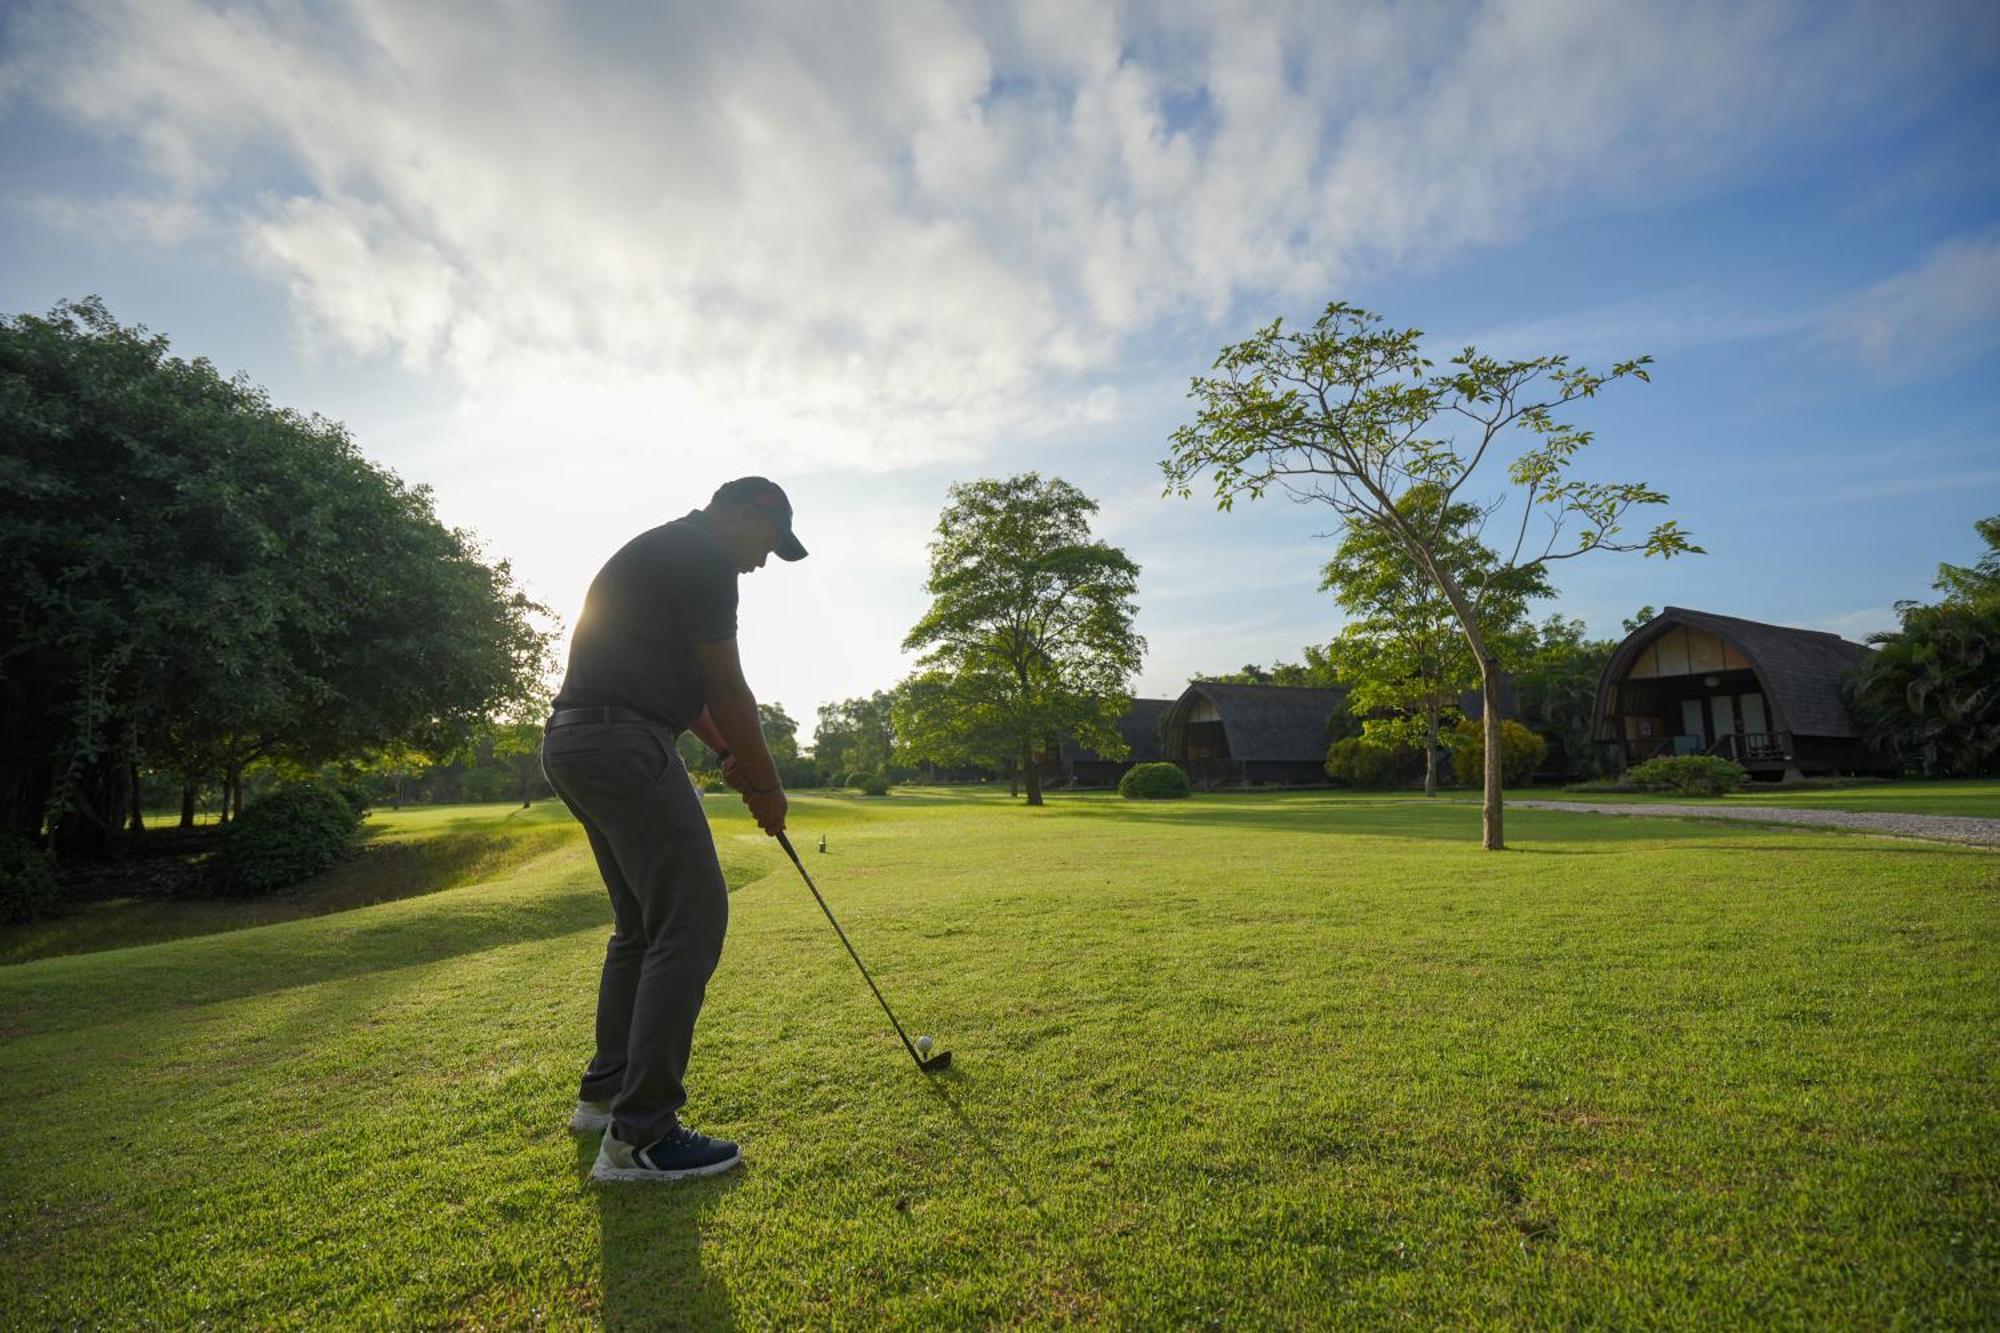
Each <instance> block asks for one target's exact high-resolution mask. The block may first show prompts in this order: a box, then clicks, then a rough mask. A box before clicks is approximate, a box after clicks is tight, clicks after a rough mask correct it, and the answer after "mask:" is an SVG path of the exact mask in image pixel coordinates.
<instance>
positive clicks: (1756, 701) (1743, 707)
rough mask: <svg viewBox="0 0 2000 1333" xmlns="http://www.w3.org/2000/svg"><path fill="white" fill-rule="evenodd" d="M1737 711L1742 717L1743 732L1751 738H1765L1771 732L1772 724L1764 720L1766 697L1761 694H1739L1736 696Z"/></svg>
mask: <svg viewBox="0 0 2000 1333" xmlns="http://www.w3.org/2000/svg"><path fill="white" fill-rule="evenodd" d="M1736 711H1737V712H1738V713H1739V714H1741V715H1742V718H1743V731H1744V734H1745V735H1749V736H1763V735H1765V734H1767V733H1768V732H1769V731H1770V730H1771V724H1770V723H1769V722H1767V721H1766V720H1765V718H1764V696H1763V695H1761V694H1739V695H1737V696H1736Z"/></svg>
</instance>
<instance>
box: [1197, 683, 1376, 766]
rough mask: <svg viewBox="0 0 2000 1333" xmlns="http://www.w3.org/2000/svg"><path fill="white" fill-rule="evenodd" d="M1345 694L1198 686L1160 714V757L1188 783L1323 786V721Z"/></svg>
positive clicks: (1286, 687)
mask: <svg viewBox="0 0 2000 1333" xmlns="http://www.w3.org/2000/svg"><path fill="white" fill-rule="evenodd" d="M1346 693H1347V691H1345V690H1343V689H1327V690H1314V689H1301V688H1298V687H1296V686H1289V685H1224V684H1220V683H1217V682H1215V681H1207V680H1198V681H1195V682H1194V683H1193V684H1191V685H1189V686H1188V687H1187V690H1186V691H1185V692H1184V693H1183V694H1182V695H1181V697H1180V698H1178V699H1176V700H1174V703H1173V707H1172V708H1170V709H1169V710H1168V711H1167V726H1166V736H1165V738H1164V739H1165V747H1164V749H1165V757H1166V758H1167V759H1169V760H1171V761H1173V762H1174V763H1177V764H1179V765H1180V766H1181V767H1182V768H1185V769H1186V770H1187V774H1188V776H1189V777H1190V778H1192V779H1193V780H1194V781H1195V782H1197V783H1200V784H1203V785H1208V786H1213V785H1215V784H1217V783H1226V782H1239V783H1246V784H1247V783H1252V782H1284V783H1294V782H1325V781H1326V780H1327V777H1326V747H1327V743H1328V742H1327V721H1328V719H1329V718H1331V717H1332V716H1333V710H1334V708H1335V707H1336V706H1337V705H1338V704H1339V703H1340V701H1341V699H1342V698H1343V697H1344V696H1345V695H1346Z"/></svg>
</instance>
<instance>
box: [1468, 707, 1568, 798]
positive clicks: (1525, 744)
mask: <svg viewBox="0 0 2000 1333" xmlns="http://www.w3.org/2000/svg"><path fill="white" fill-rule="evenodd" d="M1499 731H1500V746H1501V750H1500V774H1501V779H1502V780H1503V781H1504V782H1506V783H1507V784H1508V785H1509V786H1519V785H1520V784H1521V783H1523V782H1526V781H1527V780H1528V779H1529V778H1531V777H1533V776H1534V775H1535V770H1536V769H1537V768H1538V767H1540V766H1541V762H1542V759H1543V757H1544V756H1546V755H1547V754H1548V751H1549V743H1548V742H1547V741H1545V740H1543V739H1542V738H1541V737H1540V736H1537V735H1536V734H1535V733H1534V732H1532V731H1529V730H1528V729H1527V728H1526V727H1524V726H1522V725H1521V724H1520V723H1519V722H1516V721H1515V720H1514V719H1513V718H1511V717H1510V718H1506V719H1503V720H1502V722H1501V724H1500V728H1499ZM1488 734H1489V733H1488V732H1487V730H1486V728H1484V727H1482V726H1481V725H1479V723H1477V722H1474V721H1473V720H1472V719H1471V718H1469V717H1462V718H1460V719H1459V720H1458V721H1457V722H1456V723H1455V724H1453V726H1452V729H1451V732H1450V737H1451V740H1450V744H1451V767H1452V772H1454V773H1456V774H1459V775H1460V776H1459V781H1461V782H1463V783H1465V784H1467V785H1468V786H1469V785H1471V783H1472V781H1473V777H1472V775H1473V774H1475V773H1484V772H1485V771H1486V738H1487V736H1488Z"/></svg>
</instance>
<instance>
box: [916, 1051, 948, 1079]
mask: <svg viewBox="0 0 2000 1333" xmlns="http://www.w3.org/2000/svg"><path fill="white" fill-rule="evenodd" d="M917 1068H919V1069H921V1070H923V1071H924V1072H925V1073H926V1074H935V1073H937V1072H938V1071H939V1070H941V1069H949V1068H951V1052H950V1051H939V1052H938V1053H937V1054H936V1055H933V1056H932V1057H931V1058H930V1059H928V1060H919V1061H917Z"/></svg>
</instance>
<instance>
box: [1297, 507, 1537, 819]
mask: <svg viewBox="0 0 2000 1333" xmlns="http://www.w3.org/2000/svg"><path fill="white" fill-rule="evenodd" d="M1440 494H1441V492H1440V491H1439V489H1438V488H1437V487H1435V486H1413V487H1411V488H1410V489H1409V490H1407V491H1405V492H1404V493H1403V495H1402V496H1401V497H1400V498H1399V499H1398V500H1397V502H1396V507H1397V510H1398V512H1399V513H1400V514H1401V515H1402V517H1403V518H1404V519H1405V520H1406V521H1407V522H1408V523H1409V524H1410V525H1411V526H1412V527H1414V528H1417V529H1419V530H1422V531H1434V532H1435V533H1436V534H1437V536H1436V537H1435V539H1434V540H1433V543H1432V559H1433V561H1434V562H1435V563H1436V564H1437V565H1438V566H1440V567H1442V568H1444V569H1446V570H1448V571H1450V573H1451V575H1452V577H1453V578H1455V579H1456V580H1457V581H1458V583H1459V586H1461V587H1463V588H1465V589H1466V590H1467V591H1468V592H1470V593H1471V594H1472V595H1473V599H1474V605H1475V606H1476V607H1477V609H1478V613H1479V620H1480V636H1481V638H1482V639H1483V640H1484V641H1485V643H1486V645H1487V648H1488V651H1490V652H1491V653H1493V654H1494V656H1495V657H1497V658H1498V659H1499V660H1500V661H1501V662H1502V663H1503V664H1505V665H1507V666H1510V667H1511V666H1512V665H1513V664H1514V662H1515V661H1516V660H1517V659H1518V658H1519V657H1520V656H1521V655H1522V650H1523V648H1524V647H1525V645H1526V643H1527V642H1528V640H1529V639H1530V638H1531V634H1530V632H1529V630H1528V628H1527V604H1528V600H1529V599H1530V598H1536V597H1547V596H1549V595H1551V591H1552V590H1551V589H1550V587H1549V583H1548V575H1547V573H1546V572H1545V571H1544V570H1543V569H1542V567H1541V566H1539V565H1529V566H1527V567H1525V568H1517V569H1514V570H1511V571H1509V573H1508V575H1507V576H1506V581H1505V584H1504V585H1503V586H1495V585H1494V578H1495V574H1494V571H1495V568H1496V566H1497V565H1498V564H1499V557H1498V556H1496V555H1494V553H1493V552H1492V551H1491V550H1489V549H1487V547H1486V545H1485V544H1484V543H1483V542H1481V541H1480V540H1479V527H1480V523H1481V520H1482V519H1483V517H1484V515H1483V513H1482V512H1481V510H1480V509H1479V507H1478V506H1477V505H1471V504H1463V503H1461V504H1453V505H1450V506H1448V507H1446V511H1445V512H1443V513H1442V514H1440V513H1439V507H1440ZM1320 587H1321V588H1323V589H1326V590H1329V591H1331V592H1332V593H1333V595H1334V600H1335V601H1337V602H1339V603H1340V606H1341V608H1342V609H1343V610H1345V611H1346V612H1347V614H1348V617H1349V619H1348V622H1347V624H1346V626H1345V627H1344V628H1343V629H1342V630H1341V633H1340V636H1339V637H1338V638H1336V639H1335V640H1334V642H1333V645H1332V650H1331V660H1332V661H1333V662H1334V663H1335V665H1336V671H1337V674H1338V675H1339V677H1340V679H1341V681H1342V682H1343V683H1344V684H1345V685H1347V687H1348V696H1347V701H1348V706H1349V707H1350V708H1351V709H1353V710H1354V711H1355V712H1357V713H1359V714H1361V715H1362V716H1363V718H1364V719H1365V720H1364V722H1363V724H1362V734H1363V735H1365V736H1366V737H1368V739H1370V740H1372V741H1376V742H1378V743H1380V744H1382V745H1385V746H1388V747H1391V748H1395V749H1412V750H1420V751H1422V753H1423V755H1424V795H1426V796H1436V795H1437V764H1438V748H1439V747H1438V732H1439V728H1440V726H1441V725H1442V723H1443V721H1444V719H1445V714H1446V713H1447V712H1448V711H1452V710H1455V709H1456V708H1457V705H1458V699H1459V696H1460V695H1462V694H1464V693H1465V692H1466V691H1467V690H1469V689H1471V688H1473V687H1474V686H1476V685H1477V684H1478V683H1479V665H1478V663H1477V662H1475V661H1474V660H1473V656H1472V650H1471V647H1470V645H1469V643H1468V642H1467V639H1466V636H1465V634H1464V633H1463V631H1462V630H1461V629H1460V628H1459V623H1458V616H1457V614H1456V613H1455V612H1454V611H1453V610H1452V606H1451V603H1450V602H1449V601H1447V600H1445V597H1444V594H1443V593H1441V592H1440V591H1439V590H1438V586H1437V584H1436V582H1435V581H1433V580H1432V579H1431V577H1430V575H1429V574H1428V573H1427V572H1426V571H1425V570H1424V569H1423V567H1421V566H1419V565H1418V564H1417V562H1416V561H1414V560H1412V559H1411V558H1410V555H1409V553H1408V552H1407V551H1406V550H1404V548H1403V546H1402V544H1401V543H1400V542H1399V541H1397V540H1396V538H1395V537H1394V536H1393V535H1392V534H1391V532H1390V531H1389V530H1388V529H1386V528H1383V527H1379V526H1376V525H1373V524H1352V525H1350V526H1349V527H1348V528H1347V530H1346V532H1345V533H1344V534H1343V536H1342V538H1341V542H1340V546H1339V547H1338V548H1337V549H1336V550H1335V551H1334V555H1333V559H1332V560H1329V561H1328V562H1327V565H1326V569H1325V570H1324V572H1323V577H1322V579H1321V582H1320Z"/></svg>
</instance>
